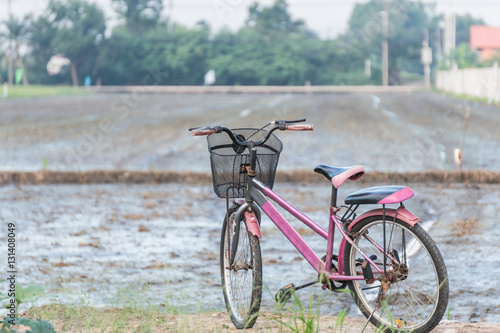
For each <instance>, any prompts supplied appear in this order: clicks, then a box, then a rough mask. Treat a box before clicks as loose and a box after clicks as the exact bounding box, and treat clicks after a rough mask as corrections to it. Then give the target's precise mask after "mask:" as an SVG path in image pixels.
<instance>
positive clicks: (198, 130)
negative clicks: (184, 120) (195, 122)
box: [189, 126, 222, 136]
mask: <svg viewBox="0 0 500 333" xmlns="http://www.w3.org/2000/svg"><path fill="white" fill-rule="evenodd" d="M221 129H222V128H221V126H204V127H193V128H190V129H189V131H191V132H192V134H193V136H200V135H209V134H213V133H220V132H221Z"/></svg>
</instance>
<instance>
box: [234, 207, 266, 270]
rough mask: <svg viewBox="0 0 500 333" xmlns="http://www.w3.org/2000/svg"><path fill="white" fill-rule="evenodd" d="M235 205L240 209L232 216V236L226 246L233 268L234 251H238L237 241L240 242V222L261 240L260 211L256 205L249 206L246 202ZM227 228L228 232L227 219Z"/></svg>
mask: <svg viewBox="0 0 500 333" xmlns="http://www.w3.org/2000/svg"><path fill="white" fill-rule="evenodd" d="M237 204H240V207H239V208H238V210H237V211H236V213H235V216H234V221H233V223H234V235H233V238H232V240H231V242H230V243H229V244H228V245H229V246H228V248H230V249H231V251H230V252H229V264H230V265H231V266H233V264H234V258H235V256H236V251H237V249H238V244H239V240H240V223H241V221H242V220H244V221H245V223H246V226H247V229H248V231H249V232H250V233H251V234H252V235H254V236H256V237H258V238H259V239H261V238H262V235H261V233H260V217H261V214H260V210H259V208H258V207H257V205H255V203H253V202H252V203H251V204H250V203H248V202H246V201H243V202H237ZM227 228H228V232H230V231H229V228H230V225H229V219H228V225H227ZM228 236H229V235H228ZM229 239H230V237H228V241H229Z"/></svg>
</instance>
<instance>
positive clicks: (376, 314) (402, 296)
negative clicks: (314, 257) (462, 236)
mask: <svg viewBox="0 0 500 333" xmlns="http://www.w3.org/2000/svg"><path fill="white" fill-rule="evenodd" d="M385 223H386V225H385V230H386V255H385V256H384V252H383V247H384V245H383V244H384V233H383V217H382V216H372V217H368V218H366V219H363V220H362V221H360V222H359V223H358V224H356V226H355V227H354V228H353V230H352V233H353V235H354V236H353V240H354V243H355V244H356V245H357V246H358V248H359V250H361V251H362V252H363V253H365V254H366V255H367V256H368V257H371V258H372V260H373V261H374V263H375V264H376V265H377V266H378V267H379V268H380V269H381V270H383V269H384V257H386V258H387V259H386V272H387V274H385V275H384V274H377V273H376V269H375V268H373V267H372V271H373V273H374V277H375V280H374V281H373V282H372V281H368V282H371V283H368V282H366V281H365V280H353V281H350V282H349V283H348V286H349V289H350V290H351V291H352V296H353V298H354V301H355V302H356V305H357V306H358V307H359V309H360V310H361V312H362V313H363V315H364V316H366V317H367V318H370V322H371V323H372V324H374V325H375V326H376V327H378V328H379V329H380V331H382V332H418V333H423V332H430V331H431V330H432V329H433V328H434V327H436V325H437V324H438V323H439V321H440V320H441V318H442V317H443V315H444V313H445V311H446V307H447V305H448V297H449V285H448V274H447V272H446V267H445V264H444V261H443V258H442V256H441V253H440V252H439V249H438V248H437V246H436V244H435V243H434V241H433V240H432V239H431V237H430V236H429V234H428V233H427V232H426V231H425V230H424V229H423V228H422V227H420V225H418V224H417V225H415V226H414V227H411V226H410V225H408V224H406V223H404V222H403V221H401V220H399V219H395V220H394V219H393V218H386V222H385ZM359 250H358V249H356V248H355V247H354V246H352V245H351V244H350V243H349V242H347V243H346V247H345V251H344V258H345V261H346V262H345V270H346V274H347V275H352V276H356V275H363V272H362V263H363V260H364V257H363V256H362V255H361V253H360V252H359ZM383 276H388V279H386V280H384V281H383V282H381V280H383V279H382V277H383ZM377 277H378V279H377ZM382 284H383V285H382ZM384 289H385V292H384V291H383V290H384Z"/></svg>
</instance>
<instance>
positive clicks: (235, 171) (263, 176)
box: [207, 128, 283, 198]
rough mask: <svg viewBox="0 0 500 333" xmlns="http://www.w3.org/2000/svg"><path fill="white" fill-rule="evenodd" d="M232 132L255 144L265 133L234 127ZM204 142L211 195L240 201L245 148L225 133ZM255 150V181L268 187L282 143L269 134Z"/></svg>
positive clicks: (247, 158) (245, 177)
mask: <svg viewBox="0 0 500 333" xmlns="http://www.w3.org/2000/svg"><path fill="white" fill-rule="evenodd" d="M232 131H233V133H234V134H235V135H236V136H238V138H239V139H240V140H241V141H245V140H249V139H251V140H252V141H259V140H260V139H262V138H263V137H264V135H265V133H266V131H265V130H259V129H254V128H237V129H233V130H232ZM207 141H208V151H209V152H210V164H211V166H212V179H213V183H214V191H215V194H217V196H218V197H219V198H244V197H245V195H246V188H247V182H248V175H247V174H246V173H244V172H243V170H244V169H245V166H249V165H250V153H249V152H248V149H247V148H246V147H245V149H243V147H241V146H238V145H237V144H235V143H233V141H232V140H231V138H230V137H229V135H228V134H227V133H225V132H221V133H216V134H210V135H209V136H208V137H207ZM256 149H257V161H256V165H255V171H256V172H257V179H258V180H260V181H261V182H262V183H263V184H265V185H266V186H268V187H270V188H272V187H273V184H274V176H275V175H276V168H277V167H278V159H279V156H280V153H281V150H282V149H283V144H282V143H281V141H280V140H279V139H278V138H277V137H276V136H275V135H274V134H272V135H271V136H270V137H269V139H268V140H267V141H266V143H264V144H263V145H261V146H258V147H256Z"/></svg>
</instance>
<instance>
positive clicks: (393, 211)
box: [338, 208, 420, 272]
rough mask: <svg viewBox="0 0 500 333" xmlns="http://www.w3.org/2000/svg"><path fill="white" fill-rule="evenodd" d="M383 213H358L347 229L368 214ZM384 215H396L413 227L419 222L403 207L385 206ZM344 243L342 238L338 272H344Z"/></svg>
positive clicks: (368, 215) (373, 211) (378, 212)
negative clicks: (392, 207)
mask: <svg viewBox="0 0 500 333" xmlns="http://www.w3.org/2000/svg"><path fill="white" fill-rule="evenodd" d="M383 214H384V211H383V209H374V210H370V211H368V212H366V213H364V214H362V215H360V216H359V217H358V218H356V219H355V220H354V221H352V222H351V223H350V224H349V231H351V230H352V229H353V228H354V226H356V224H358V223H359V222H360V221H362V220H363V219H365V218H367V217H370V216H382V215H383ZM385 216H386V218H392V219H394V217H397V218H398V219H400V220H401V221H403V222H405V223H406V224H408V225H409V226H411V227H414V226H415V224H417V223H419V222H420V218H418V217H416V216H415V215H413V213H411V212H410V211H408V210H406V209H405V208H399V209H391V208H386V209H385ZM345 244H346V239H345V238H342V241H341V242H340V248H339V262H338V264H339V272H344V247H345Z"/></svg>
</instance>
